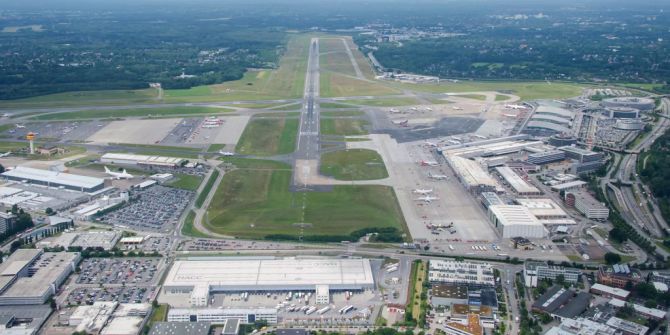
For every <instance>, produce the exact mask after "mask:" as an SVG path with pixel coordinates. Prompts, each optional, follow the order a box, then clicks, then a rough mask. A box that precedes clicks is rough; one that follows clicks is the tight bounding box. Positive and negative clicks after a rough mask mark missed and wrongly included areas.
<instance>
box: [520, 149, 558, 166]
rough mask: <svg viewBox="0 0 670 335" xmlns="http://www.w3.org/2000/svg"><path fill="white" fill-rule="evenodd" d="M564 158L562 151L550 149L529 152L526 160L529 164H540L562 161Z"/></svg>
mask: <svg viewBox="0 0 670 335" xmlns="http://www.w3.org/2000/svg"><path fill="white" fill-rule="evenodd" d="M564 159H565V152H564V151H560V150H551V151H545V152H538V153H533V154H529V155H528V159H527V160H526V161H527V162H528V163H531V164H537V165H542V164H549V163H553V162H558V161H562V160H564Z"/></svg>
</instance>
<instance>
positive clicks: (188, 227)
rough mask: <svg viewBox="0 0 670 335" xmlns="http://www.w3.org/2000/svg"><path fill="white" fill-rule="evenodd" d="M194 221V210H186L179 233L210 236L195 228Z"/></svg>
mask: <svg viewBox="0 0 670 335" xmlns="http://www.w3.org/2000/svg"><path fill="white" fill-rule="evenodd" d="M194 222H195V212H194V211H192V210H191V211H189V212H188V214H187V215H186V218H185V219H184V225H183V226H182V227H181V233H182V234H184V235H186V236H192V237H205V238H206V237H210V236H209V235H207V234H205V233H202V232H201V231H199V230H198V229H196V228H195V225H194Z"/></svg>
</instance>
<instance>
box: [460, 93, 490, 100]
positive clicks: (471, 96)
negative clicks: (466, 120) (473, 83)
mask: <svg viewBox="0 0 670 335" xmlns="http://www.w3.org/2000/svg"><path fill="white" fill-rule="evenodd" d="M458 96H459V97H462V98H468V99H472V100H479V101H485V100H486V96H485V95H483V94H461V95H458Z"/></svg>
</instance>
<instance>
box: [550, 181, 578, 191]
mask: <svg viewBox="0 0 670 335" xmlns="http://www.w3.org/2000/svg"><path fill="white" fill-rule="evenodd" d="M584 185H586V182H585V181H582V180H573V181H569V182H566V183H561V184H556V185H552V186H551V190H552V191H556V192H567V191H572V190H578V189H581V188H582V187H584Z"/></svg>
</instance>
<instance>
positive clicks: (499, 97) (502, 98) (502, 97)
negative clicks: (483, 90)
mask: <svg viewBox="0 0 670 335" xmlns="http://www.w3.org/2000/svg"><path fill="white" fill-rule="evenodd" d="M509 98H510V97H509V96H507V95H504V94H496V99H495V100H496V101H505V100H509Z"/></svg>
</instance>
